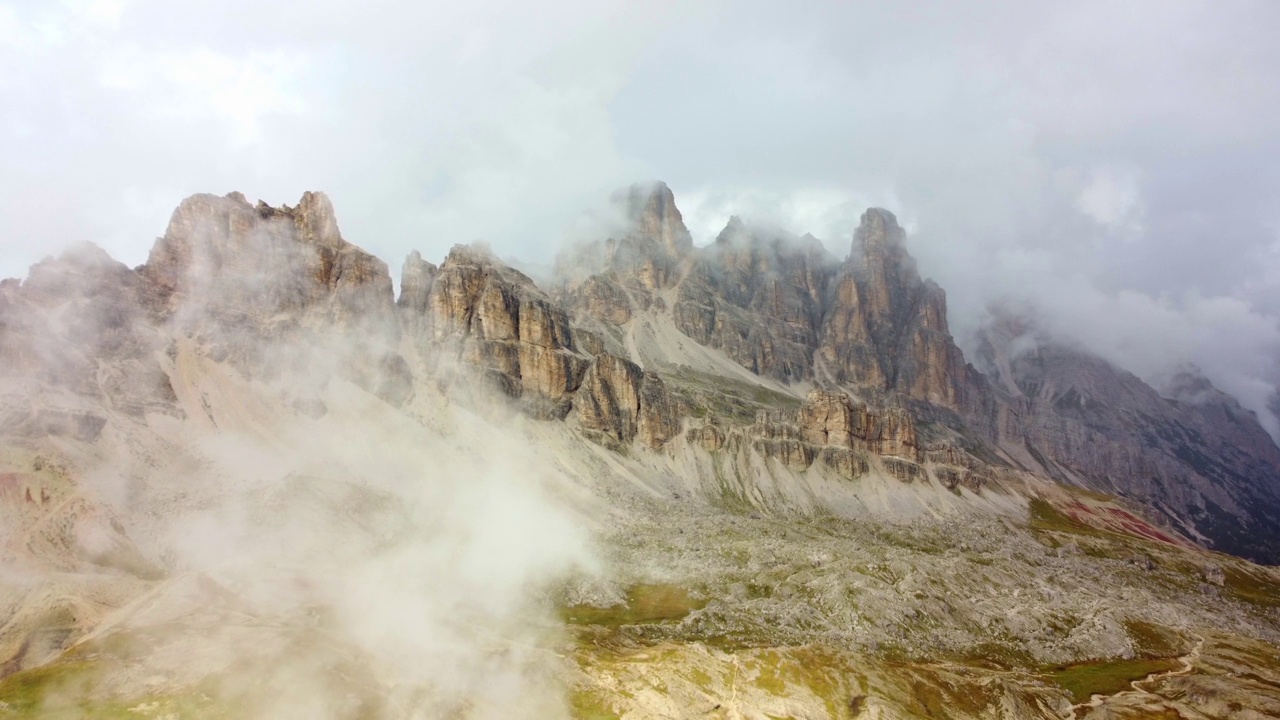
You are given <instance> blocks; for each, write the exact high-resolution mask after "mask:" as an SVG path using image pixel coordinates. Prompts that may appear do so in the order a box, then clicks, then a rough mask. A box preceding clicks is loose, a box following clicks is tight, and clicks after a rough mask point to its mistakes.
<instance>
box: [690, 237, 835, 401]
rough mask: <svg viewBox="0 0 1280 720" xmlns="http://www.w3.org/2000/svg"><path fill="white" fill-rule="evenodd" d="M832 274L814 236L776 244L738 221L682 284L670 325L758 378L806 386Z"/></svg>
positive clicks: (778, 239)
mask: <svg viewBox="0 0 1280 720" xmlns="http://www.w3.org/2000/svg"><path fill="white" fill-rule="evenodd" d="M833 267H834V260H833V259H832V258H831V257H830V255H828V254H827V252H826V250H825V249H823V247H822V244H821V243H820V242H818V241H817V239H815V238H814V237H813V236H811V235H806V236H805V237H803V238H799V239H790V238H786V237H781V236H777V237H770V236H768V235H764V234H762V233H760V232H758V231H754V230H752V229H749V228H748V227H747V226H746V225H745V224H743V222H742V221H741V220H740V219H738V218H737V217H734V218H732V219H730V220H729V224H728V225H727V226H726V227H725V229H724V230H723V231H721V233H720V235H719V236H718V237H717V238H716V241H715V243H714V244H713V245H712V246H710V247H708V248H706V249H705V250H704V251H703V252H702V253H701V254H700V256H699V257H698V258H697V260H696V261H695V262H694V264H693V268H692V269H691V270H690V272H689V275H688V277H686V278H685V279H684V280H683V281H682V282H681V283H680V289H679V293H678V295H677V300H676V303H675V306H674V308H673V312H672V318H673V319H674V321H675V324H676V327H678V328H679V329H680V331H681V332H683V333H684V334H685V335H688V336H689V337H690V338H693V339H694V340H697V341H698V342H700V343H702V344H703V345H708V346H710V347H714V348H717V349H719V350H722V351H723V352H724V353H725V354H726V355H728V356H729V357H730V358H732V359H733V360H735V361H737V362H738V363H739V364H741V365H742V366H743V367H745V368H748V369H749V370H751V371H752V372H754V373H757V374H759V375H767V376H769V377H774V378H777V379H779V380H782V381H785V382H793V381H799V380H804V379H807V378H809V377H811V376H812V374H813V348H814V347H815V346H816V345H817V340H818V330H819V327H820V324H821V322H822V315H823V311H824V307H823V302H824V297H825V295H826V290H827V284H828V282H829V279H830V277H831V274H832V273H831V271H832V269H833Z"/></svg>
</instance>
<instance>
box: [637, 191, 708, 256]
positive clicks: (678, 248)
mask: <svg viewBox="0 0 1280 720" xmlns="http://www.w3.org/2000/svg"><path fill="white" fill-rule="evenodd" d="M627 218H628V219H629V220H631V222H633V223H635V229H636V232H637V233H639V234H640V235H643V236H645V237H650V238H653V239H654V240H657V241H658V242H659V243H660V244H661V245H662V246H663V247H664V248H666V249H667V252H670V253H671V254H672V255H675V256H676V257H683V256H685V255H687V254H689V251H690V250H692V249H693V237H692V236H690V235H689V230H688V228H686V227H685V226H684V218H683V217H682V216H681V215H680V210H679V208H677V207H676V198H675V195H674V194H672V192H671V188H669V187H667V184H666V183H664V182H656V183H637V184H635V185H632V186H631V188H630V189H629V190H628V191H627Z"/></svg>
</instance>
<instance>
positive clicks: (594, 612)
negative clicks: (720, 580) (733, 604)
mask: <svg viewBox="0 0 1280 720" xmlns="http://www.w3.org/2000/svg"><path fill="white" fill-rule="evenodd" d="M704 604H705V603H700V602H697V601H695V600H693V598H691V597H690V596H689V591H688V590H686V589H685V588H682V587H679V586H678V585H666V584H652V585H636V586H634V587H632V588H631V589H630V590H628V591H627V600H626V602H625V603H622V604H619V605H614V606H612V607H605V608H600V607H594V606H591V605H571V606H569V607H566V608H562V609H561V611H560V616H561V618H562V619H563V620H564V621H565V622H566V623H568V624H570V625H604V626H608V627H617V626H620V625H640V624H644V623H660V622H671V621H675V620H680V619H683V618H684V617H685V616H686V615H688V614H689V613H691V612H693V611H694V610H697V609H699V608H701V607H702V606H703V605H704Z"/></svg>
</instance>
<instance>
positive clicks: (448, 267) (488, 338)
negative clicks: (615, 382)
mask: <svg viewBox="0 0 1280 720" xmlns="http://www.w3.org/2000/svg"><path fill="white" fill-rule="evenodd" d="M404 268H405V269H404V275H403V277H402V279H401V294H400V300H399V303H398V305H399V308H400V311H401V316H402V320H403V322H404V325H405V327H406V329H407V330H408V331H409V332H410V333H411V334H412V335H413V337H414V338H415V340H416V342H417V344H418V346H419V348H420V349H421V350H422V351H423V352H424V353H426V354H428V355H439V354H441V353H443V354H445V355H448V356H450V357H452V358H454V359H455V360H460V361H462V362H464V363H466V364H468V365H471V366H476V367H479V368H482V369H483V370H484V371H485V373H486V374H487V375H488V376H489V377H490V379H491V380H493V381H494V382H495V383H496V384H497V386H498V387H499V388H500V389H501V390H503V391H504V392H505V393H506V394H508V395H510V396H511V397H516V398H521V399H522V400H523V401H524V402H525V403H526V405H527V406H528V408H529V409H530V410H531V412H532V413H533V414H534V415H535V416H538V417H555V418H563V417H564V416H565V414H567V413H568V412H569V409H570V406H571V398H570V396H571V395H572V393H573V392H574V391H575V390H577V389H578V385H579V384H580V383H581V382H582V376H583V373H584V372H585V371H586V368H587V364H588V362H589V360H588V358H587V357H586V356H585V355H583V354H580V353H578V352H577V351H576V350H575V346H574V341H573V332H572V330H571V329H570V326H569V317H568V314H567V313H566V312H565V311H564V310H563V309H561V308H560V307H559V306H557V305H555V304H553V303H552V302H551V301H550V299H549V298H548V297H547V296H546V295H545V294H544V293H543V292H542V291H541V290H538V288H537V287H535V286H534V284H533V281H532V280H530V279H529V278H528V277H526V276H524V275H523V274H521V273H519V272H517V271H516V270H513V269H512V268H509V267H507V266H505V265H503V264H502V263H500V262H498V261H497V260H495V259H494V258H493V256H492V255H491V254H490V253H489V252H488V251H487V250H485V249H483V248H474V247H467V246H457V247H455V248H454V249H453V250H452V251H451V252H450V253H449V256H448V257H447V258H445V261H444V263H443V264H442V265H441V266H440V268H439V269H436V268H435V267H434V266H432V265H431V264H430V263H426V262H424V261H423V260H422V258H421V257H420V256H419V255H418V254H417V253H414V254H412V255H410V256H409V258H408V260H406V261H405V266H404Z"/></svg>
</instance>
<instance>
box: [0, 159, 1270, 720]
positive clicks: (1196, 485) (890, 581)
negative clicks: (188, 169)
mask: <svg viewBox="0 0 1280 720" xmlns="http://www.w3.org/2000/svg"><path fill="white" fill-rule="evenodd" d="M615 202H616V203H617V206H618V209H619V215H620V216H621V217H623V218H624V219H625V222H624V223H623V225H622V226H621V227H620V229H619V232H618V233H617V237H611V238H600V239H598V240H596V241H592V242H589V243H585V244H582V245H579V246H576V247H573V248H571V249H569V250H567V251H566V252H565V253H563V254H562V255H561V257H560V258H558V260H557V262H556V268H555V278H554V280H553V281H552V282H550V283H549V284H548V286H547V287H545V288H540V287H538V285H537V284H536V283H535V282H534V281H533V280H531V279H530V278H529V277H527V276H526V275H524V274H522V273H521V272H519V271H517V270H515V269H514V268H511V267H509V266H508V265H506V264H504V263H503V262H502V261H500V260H499V259H497V258H496V257H495V256H494V255H493V254H492V253H491V252H490V251H489V250H488V249H487V248H485V247H483V246H481V245H460V246H456V247H454V248H453V249H452V250H451V251H450V252H449V253H448V255H447V256H446V257H445V258H443V260H442V261H441V262H440V264H439V265H436V264H434V263H432V262H428V261H427V260H425V259H423V258H422V256H421V255H420V254H419V253H417V252H415V253H411V254H410V255H409V257H408V258H407V259H406V260H405V261H404V263H403V266H402V269H401V278H400V294H399V297H395V296H394V293H393V284H392V279H391V275H390V272H389V269H388V266H387V264H386V263H384V262H383V261H381V260H379V259H378V258H376V257H373V256H372V255H370V254H369V253H367V252H365V251H363V250H361V249H360V248H359V247H357V246H355V245H353V244H352V243H350V242H349V241H348V240H346V239H345V238H344V237H343V236H342V234H341V232H340V231H339V228H338V223H337V220H336V215H335V212H334V209H333V207H332V205H331V204H330V202H329V200H328V199H327V198H326V197H325V196H324V195H323V194H321V193H307V194H305V195H304V196H303V197H302V198H301V200H300V201H299V203H298V205H297V206H295V207H289V206H283V207H279V208H276V207H271V206H268V205H265V204H263V203H258V204H257V205H252V204H250V203H249V202H248V201H247V200H246V199H245V198H244V197H243V196H241V195H239V194H236V193H232V194H230V195H227V196H225V197H217V196H212V195H197V196H194V197H192V198H189V199H187V200H185V201H184V202H183V203H182V204H181V205H180V206H179V207H178V209H177V210H176V211H175V212H174V214H173V217H172V219H171V221H170V223H169V227H168V228H167V230H166V231H165V234H164V235H163V236H162V237H161V238H159V239H158V240H157V241H156V244H155V246H154V248H153V249H152V252H151V254H150V256H149V258H148V260H147V262H146V264H144V265H142V266H140V267H138V268H134V269H130V268H128V267H126V266H124V265H122V264H120V263H118V262H116V261H114V260H112V259H111V258H110V257H108V256H107V255H106V254H105V253H104V252H102V251H101V250H99V249H97V248H95V247H92V246H81V247H77V248H72V249H71V250H68V251H67V252H65V253H63V254H62V255H61V256H59V257H57V258H49V259H46V260H45V261H42V262H41V263H39V264H37V265H36V266H34V267H33V268H32V269H31V272H30V275H29V276H28V277H27V278H26V279H25V280H23V281H21V282H19V281H16V280H7V281H4V282H3V283H0V360H2V361H3V362H0V521H2V522H0V548H2V549H3V555H0V570H2V571H3V572H0V588H2V589H3V592H0V676H8V677H6V678H5V679H2V680H0V717H8V716H16V717H30V716H47V717H77V716H82V715H91V716H92V715H99V716H103V715H110V714H112V713H115V714H116V715H118V716H121V717H161V716H168V717H225V716H236V717H295V716H296V717H353V718H355V717H395V718H399V717H511V716H513V715H515V716H523V717H566V716H571V717H579V718H588V717H590V718H596V717H684V716H695V715H696V716H707V717H766V716H770V717H887V718H896V717H975V718H976V717H993V716H999V717H1045V718H1058V717H1066V716H1087V717H1139V716H1148V717H1173V716H1174V715H1177V716H1179V717H1260V716H1266V715H1268V714H1271V715H1274V714H1275V713H1276V711H1277V709H1278V708H1280V664H1277V663H1276V662H1275V658H1276V657H1277V656H1278V655H1277V647H1280V646H1278V645H1277V643H1280V616H1277V614H1276V612H1277V610H1276V609H1277V608H1278V607H1280V574H1277V572H1276V571H1275V570H1273V569H1271V568H1268V567H1266V566H1265V565H1259V564H1254V563H1253V562H1250V560H1253V561H1258V562H1261V563H1265V564H1274V563H1276V562H1277V561H1280V491H1278V489H1277V476H1278V475H1280V449H1277V447H1276V445H1275V443H1274V442H1272V440H1271V438H1270V437H1269V436H1268V435H1267V434H1266V432H1265V431H1264V430H1263V429H1262V428H1261V426H1260V425H1259V423H1258V421H1257V418H1256V417H1254V416H1253V415H1252V414H1251V413H1249V412H1248V411H1245V410H1243V409H1242V408H1241V407H1240V406H1239V404H1238V403H1236V402H1235V401H1234V400H1233V399H1231V398H1230V397H1229V396H1226V395H1224V394H1222V393H1220V392H1218V391H1217V390H1215V389H1214V388H1213V387H1212V386H1211V385H1210V384H1209V383H1208V382H1207V381H1206V380H1205V379H1204V378H1202V377H1199V376H1196V375H1192V374H1188V375H1184V376H1180V377H1179V378H1177V379H1176V380H1175V382H1174V383H1172V384H1171V385H1170V386H1169V387H1168V388H1165V389H1164V393H1163V394H1162V393H1160V392H1157V391H1156V390H1155V389H1153V388H1151V387H1149V386H1148V385H1146V384H1145V383H1143V382H1142V381H1141V380H1140V379H1138V378H1137V377H1135V376H1133V375H1131V374H1128V373H1126V372H1124V371H1122V370H1120V369H1118V368H1115V367H1113V366H1112V365H1110V364H1108V363H1106V362H1105V361H1103V360H1101V359H1099V358H1096V357H1094V356H1091V355H1090V354H1088V353H1087V352H1084V351H1081V350H1079V349H1075V348H1071V347H1068V346H1064V345H1062V344H1060V343H1055V342H1054V341H1053V339H1052V338H1050V337H1048V336H1047V335H1045V334H1044V333H1043V332H1042V331H1041V330H1039V329H1038V328H1036V326H1035V324H1034V322H1033V320H1031V319H1028V318H1025V317H1020V316H1017V315H1015V314H1012V313H1003V314H999V315H997V316H995V317H994V318H993V320H992V322H990V323H989V324H988V325H987V326H986V327H985V328H984V332H983V335H982V337H981V339H980V342H979V352H978V355H977V356H976V357H975V358H972V361H973V363H972V364H971V363H970V362H968V361H967V360H966V358H965V356H964V354H963V353H962V352H961V350H960V348H959V347H958V346H957V344H956V343H955V341H954V339H953V338H952V336H951V334H950V331H949V328H948V322H947V306H946V295H945V293H944V291H943V290H942V289H941V288H940V287H938V286H937V285H936V284H934V283H933V282H931V281H929V280H926V279H923V278H922V277H921V276H920V274H919V272H918V270H917V267H916V263H915V261H914V259H913V258H912V257H911V255H910V253H909V252H908V243H909V239H908V238H907V236H906V233H905V231H904V230H903V229H902V228H901V227H900V226H899V224H898V222H897V220H896V218H895V217H894V215H893V214H892V213H890V212H889V211H887V210H884V209H878V208H872V209H869V210H868V211H867V212H866V213H864V215H863V216H862V218H861V223H860V225H859V226H858V227H857V228H856V229H853V234H852V243H851V246H850V252H849V255H848V256H847V257H846V258H844V259H840V258H836V257H833V256H831V255H830V254H829V253H828V252H827V251H826V250H825V248H824V246H823V245H822V243H820V242H819V241H817V240H816V239H815V238H813V237H811V236H799V237H798V236H794V235H792V234H790V233H789V232H787V231H784V230H781V229H777V228H768V227H760V226H754V225H750V224H748V223H746V222H744V221H743V220H742V219H741V218H736V217H735V218H730V219H729V220H728V224H727V225H726V227H725V229H724V230H723V231H722V232H721V233H720V234H719V236H718V237H717V238H716V240H715V242H713V243H712V244H710V245H708V246H706V247H695V246H694V245H693V242H692V239H691V237H690V235H689V232H688V230H687V229H686V227H685V225H684V222H683V219H682V216H681V214H680V211H679V209H678V208H677V206H676V203H675V198H674V195H673V194H672V192H671V191H670V189H669V188H667V187H666V186H665V185H663V184H661V183H657V184H644V185H637V186H634V187H632V188H630V189H628V190H626V191H624V192H622V193H619V194H618V195H617V196H616V197H615ZM1224 552H1225V553H1230V554H1223V553H1224ZM1131 680H1140V681H1142V682H1138V683H1136V684H1134V685H1132V686H1130V685H1129V682H1130V681H1131ZM1095 691H1096V692H1097V693H1099V698H1098V699H1097V700H1096V702H1094V701H1090V699H1089V696H1090V695H1091V694H1093V692H1095ZM1143 713H1145V715H1143ZM1193 713H1197V714H1193ZM1249 713H1253V714H1252V715H1250V714H1249Z"/></svg>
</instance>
